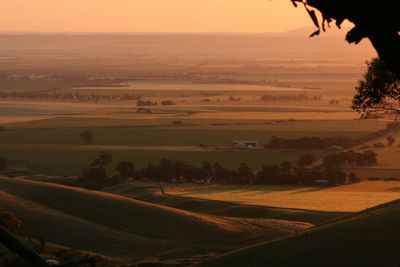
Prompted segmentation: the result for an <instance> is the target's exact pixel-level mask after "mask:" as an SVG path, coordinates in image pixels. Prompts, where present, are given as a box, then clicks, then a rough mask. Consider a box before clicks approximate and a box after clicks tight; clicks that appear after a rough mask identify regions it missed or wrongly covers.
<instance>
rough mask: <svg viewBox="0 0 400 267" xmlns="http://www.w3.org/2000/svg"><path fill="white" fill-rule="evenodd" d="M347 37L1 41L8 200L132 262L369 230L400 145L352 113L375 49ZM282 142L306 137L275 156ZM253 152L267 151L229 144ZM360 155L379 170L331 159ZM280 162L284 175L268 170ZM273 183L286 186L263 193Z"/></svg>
mask: <svg viewBox="0 0 400 267" xmlns="http://www.w3.org/2000/svg"><path fill="white" fill-rule="evenodd" d="M307 31H308V30H307ZM301 35H302V36H303V32H302V33H301ZM343 38H344V36H341V37H340V38H338V37H332V36H331V37H329V36H325V37H323V36H321V37H320V38H314V39H312V40H309V39H305V38H299V37H298V36H297V35H294V36H292V34H291V33H285V34H278V35H274V34H273V35H269V34H255V35H242V34H227V35H225V34H215V35H214V34H210V35H208V34H199V35H197V34H195V35H191V34H189V35H186V34H183V35H174V34H172V35H170V34H166V35H163V34H161V35H157V34H155V35H153V34H143V35H141V34H126V35H125V34H115V35H103V34H92V35H90V34H88V35H86V34H82V35H75V34H65V35H58V34H55V35H53V34H44V35H36V34H32V35H30V34H28V35H19V34H16V35H13V34H10V35H7V34H6V35H4V34H0V54H1V55H2V56H0V67H1V71H0V204H1V205H0V206H5V207H6V208H7V209H10V210H12V211H13V212H14V213H15V214H16V215H17V217H19V218H20V219H21V221H22V225H23V230H24V233H25V234H27V236H29V237H30V238H33V239H37V240H45V241H46V242H48V243H49V246H53V244H54V245H55V246H60V247H62V248H63V249H70V248H71V249H74V250H77V251H80V252H82V253H83V254H86V253H87V252H88V253H94V254H98V255H100V256H103V257H105V258H108V259H111V261H113V262H114V261H115V262H118V263H121V264H127V265H129V266H130V265H131V264H133V265H134V266H136V264H138V265H137V266H179V267H181V266H182V267H183V266H190V265H191V264H196V263H202V262H205V264H207V262H208V260H210V259H212V258H217V259H216V266H225V265H224V262H225V261H224V260H225V257H224V256H223V257H222V258H221V262H222V265H218V264H219V263H220V262H219V261H218V260H219V259H218V256H221V255H223V254H224V253H229V252H232V251H234V250H236V249H243V248H244V247H247V246H249V245H250V246H254V249H255V251H256V252H254V251H253V249H252V247H250V248H248V249H245V253H244V255H245V256H244V257H245V260H243V259H242V258H241V256H242V254H240V253H239V254H240V255H239V256H240V257H239V258H238V262H240V263H242V262H252V261H251V260H249V261H248V258H246V257H248V256H247V255H250V257H251V255H253V254H252V253H256V254H257V253H258V252H259V251H261V254H263V249H260V250H258V245H256V244H257V243H258V242H271V244H273V243H275V242H274V240H276V239H281V238H283V240H286V239H285V238H287V239H288V240H289V241H288V244H289V245H290V244H294V245H293V247H289V249H290V248H293V251H294V252H297V251H302V250H301V249H299V248H300V247H301V248H302V247H303V245H304V243H302V242H301V241H300V243H297V242H299V241H298V239H297V238H300V239H301V238H303V237H304V236H307V233H309V232H307V231H308V230H310V231H311V232H312V231H314V229H316V232H319V231H320V230H319V229H321V228H322V230H321V231H322V232H323V231H324V229H331V227H332V228H334V229H336V228H335V227H336V222H339V224H340V222H344V224H345V225H347V224H346V223H347V221H346V220H352V219H351V218H353V217H354V218H355V219H354V220H356V221H358V220H361V224H360V225H361V226H360V227H359V228H360V229H361V230H360V233H363V231H362V230H363V229H364V228H363V227H362V226H363V225H367V226H368V227H370V226H371V225H372V226H373V227H374V224H373V223H374V222H375V221H374V218H373V216H374V214H372V215H371V214H369V213H368V216H369V219H368V218H367V217H368V216H367V215H365V216H364V215H363V214H364V212H369V210H367V211H364V209H366V208H372V207H374V206H376V205H380V204H383V203H386V202H390V201H393V200H396V199H399V198H400V180H399V179H398V178H400V168H399V166H398V155H399V152H400V146H399V140H400V135H399V133H398V132H396V130H393V131H388V129H389V127H388V124H389V123H390V122H392V118H387V117H379V116H376V117H373V118H370V119H368V120H367V119H360V116H361V114H359V113H357V112H355V111H354V110H353V109H352V100H353V96H354V93H355V87H356V86H357V83H358V80H359V79H361V78H362V74H363V72H364V71H365V64H364V61H365V60H366V59H369V58H371V57H373V56H374V55H375V53H374V52H373V50H372V49H371V47H370V46H369V44H367V43H365V42H363V43H362V44H360V46H358V47H357V49H356V48H355V47H354V46H348V45H346V46H344V43H343V40H342V39H343ZM324 47H325V48H324ZM326 47H328V48H326ZM3 55H4V56H3ZM380 130H383V131H380ZM382 132H384V134H380V133H382ZM373 134H376V135H374V137H373V138H371V139H368V140H369V141H368V142H352V141H349V144H350V145H348V146H347V145H346V141H343V140H347V141H348V139H346V138H352V139H354V140H356V139H357V141H359V140H362V138H363V137H370V136H371V135H373ZM87 136H89V137H90V138H87ZM275 137H278V138H281V139H300V138H307V139H302V140H300V141H299V140H294V141H293V140H291V141H293V142H292V143H295V145H288V146H285V145H277V146H276V147H274V148H275V149H267V148H266V147H265V145H266V144H268V143H269V142H270V141H271V140H273V139H274V138H275ZM328 137H344V138H343V139H339V138H337V139H334V138H331V139H329V138H328ZM389 137H392V138H393V139H394V140H395V142H394V143H390V142H389ZM324 138H326V139H329V140H328V141H326V140H321V139H324ZM274 140H277V139H274ZM303 140H306V141H304V143H306V144H308V146H302V145H303V144H300V145H299V142H303ZM310 140H311V141H310ZM332 140H334V141H332ZM338 140H339V141H338ZM234 141H239V142H234ZM285 141H287V140H285ZM246 142H247V143H251V144H253V143H257V146H256V147H250V146H246V147H235V146H234V145H233V144H234V143H246ZM332 142H338V144H336V143H334V144H332ZM315 143H316V144H315ZM339 143H345V144H344V145H343V144H339ZM361 143H362V144H361ZM353 144H358V145H357V146H354V147H351V145H353ZM342 145H343V146H342ZM286 147H290V149H289V148H286ZM304 147H306V148H304ZM349 147H351V148H349ZM348 148H349V149H348ZM350 149H351V150H354V151H355V152H366V151H368V150H370V151H373V152H375V153H377V155H376V159H377V164H376V165H373V166H361V165H362V164H364V162H365V161H364V162H362V163H359V162H357V163H356V164H355V163H354V161H353V162H352V163H349V164H348V165H346V166H341V165H340V166H339V165H338V166H336V167H338V170H336V169H334V170H333V171H337V172H331V170H330V169H328V167H327V165H323V164H321V163H323V158H324V157H325V156H327V155H330V154H332V155H333V154H338V152H348V151H347V150H350ZM100 152H107V153H100ZM310 154H311V156H313V162H312V163H302V162H301V161H299V158H300V157H301V156H304V155H307V156H308V158H310ZM371 154H372V153H370V154H369V155H371ZM339 155H341V156H343V154H339ZM352 155H354V154H352ZM334 156H335V155H334ZM354 157H356V156H354ZM306 158H307V157H306ZM163 159H166V160H164V161H162V160H163ZM303 159H304V158H303ZM160 161H162V162H161V163H159V162H160ZM175 161H177V162H175ZM178 161H179V162H178ZM205 161H207V162H209V163H211V164H207V162H206V163H205ZM348 161H350V160H348ZM182 162H185V163H188V164H182ZM157 163H159V164H158V165H157ZM213 163H218V164H221V165H222V166H219V165H218V164H215V165H214V164H213ZM288 163H289V164H288ZM162 164H164V165H162ZM270 164H275V165H273V166H272V167H271V166H268V167H271V168H264V169H263V170H265V169H267V170H269V171H271V173H272V172H273V170H277V171H276V173H275V175H276V176H277V177H279V178H278V179H281V180H279V181H270V180H269V179H270V178H271V177H273V176H274V175H273V174H269V173H267V174H265V173H263V174H262V175H259V171H260V169H261V168H262V167H263V165H270ZM307 164H308V165H307ZM346 164H347V162H346ZM357 164H360V166H358V165H357ZM371 164H373V163H371ZM210 166H211V167H210ZM288 166H289V167H288ZM208 167H209V168H208ZM219 167H220V168H219ZM342 167H343V168H342ZM218 168H219V169H218ZM217 169H218V170H219V173H218V172H217ZM210 170H211V171H210ZM341 170H343V171H345V173H341V172H340V171H341ZM314 171H315V172H314ZM351 172H352V173H355V174H356V177H355V178H354V179H350V175H349V174H350V173H351ZM217 173H218V174H217ZM221 173H222V174H221ZM336 174H339V175H342V174H343V175H344V176H347V179H345V180H346V181H341V180H340V181H336V180H335V179H332V180H333V182H331V179H330V178H331V177H330V175H336ZM301 175H303V176H304V177H301V179H297V178H299V177H300V176H301ZM153 176H154V177H153ZM199 177H200V178H199ZM221 177H222V178H221ZM260 177H261V178H260ZM288 177H289V178H288ZM292 178H293V180H292ZM303 178H304V180H303ZM357 178H360V180H358V179H357ZM372 178H373V179H372ZM275 182H276V183H275ZM269 183H271V184H285V186H283V185H282V186H278V185H255V184H269ZM308 184H311V186H305V185H308ZM317 184H319V185H320V186H316V185H317ZM327 184H330V185H331V186H326V185H327ZM289 185H290V186H289ZM385 207H386V206H385ZM388 207H391V205H389V204H388ZM378 209H379V207H378ZM393 209H396V210H397V209H398V207H397V205H395V206H393ZM372 210H375V209H372ZM0 211H1V209H0ZM360 214H361V215H360ZM366 214H367V213H366ZM377 215H379V214H377ZM377 217H378V216H377ZM349 218H350V219H349ZM388 218H392V217H390V216H389V217H388ZM393 218H395V219H396V218H398V216H393ZM0 219H1V218H0ZM0 221H1V220H0ZM385 223H386V224H384V225H389V226H390V227H393V225H398V222H397V221H393V222H392V221H389V220H387V221H385ZM350 226H351V225H350ZM324 227H326V228H324ZM396 227H397V226H396ZM346 229H347V228H346ZM349 229H352V228H349ZM393 229H395V228H393ZM375 230H379V228H378V227H377V228H376V229H375ZM329 231H330V230H329ZM353 231H354V232H355V233H358V232H357V231H355V230H354V229H352V232H353ZM378 232H379V231H376V233H378ZM397 232H398V231H397ZM376 233H375V234H376ZM339 234H343V235H344V236H346V235H347V232H346V231H343V232H341V231H339ZM332 236H334V235H332ZM332 236H330V237H332ZM355 237H357V238H356V239H355V240H356V241H357V242H360V243H361V242H362V238H361V239H360V238H359V236H357V235H355ZM42 238H43V239H42ZM292 238H294V241H291V240H292ZM374 238H375V239H376V240H378V238H377V237H376V236H375V235H373V238H371V240H373V239H374ZM0 241H1V240H0ZM317 241H319V239H318V238H316V239H315V240H314V241H313V242H315V244H316V245H315V246H318V249H320V250H323V248H324V246H323V245H321V243H319V242H317ZM285 242H286V241H285ZM285 242H283V244H286V243H285ZM291 242H293V243H291ZM313 242H307V244H311V245H310V247H311V248H312V245H313V244H314V243H313ZM334 242H335V240H333V243H334ZM39 243H40V242H39ZM354 243H355V242H354ZM352 244H353V243H352ZM390 244H392V243H390ZM278 245H279V244H278ZM261 247H262V248H263V246H261ZM361 247H362V246H361ZM371 247H372V246H371ZM267 248H268V246H267ZM374 248H375V247H374ZM385 248H386V247H385ZM276 249H277V250H276V251H278V252H279V251H280V250H279V247H278V248H276ZM314 249H315V247H314V248H312V249H310V250H309V251H306V252H304V253H305V254H306V255H307V253H310V251H314ZM352 249H353V248H347V250H346V251H347V252H348V251H352ZM247 250H250V254H246V251H247ZM282 251H283V252H279V253H282V255H286V253H288V252H289V251H288V249H286V248H283V249H282ZM315 251H317V250H315ZM328 252H329V253H331V252H332V254H334V251H333V250H332V251H328ZM347 252H346V253H347ZM346 253H344V254H345V255H347V254H346ZM256 254H254V255H256ZM342 254H343V253H342ZM2 255H3V251H2V249H1V248H0V257H1V256H2ZM233 255H236V254H235V253H233ZM279 255H280V254H279ZM263 256H264V255H263ZM263 256H262V257H259V256H257V257H259V258H260V259H261V260H262V259H263ZM228 258H229V256H228ZM234 258H235V256H234ZM304 258H308V257H304ZM293 259H296V257H293ZM228 260H229V259H228ZM253 260H254V259H253ZM233 261H234V260H233ZM212 262H213V261H212V260H211V263H210V264H211V266H212ZM272 262H273V261H272ZM278 262H279V261H278ZM1 263H2V262H1V259H0V265H1ZM141 263H143V265H140V264H141ZM325 263H326V262H325ZM133 265H132V266H133ZM272 265H273V264H272ZM272 265H271V266H272ZM276 265H277V266H278V265H279V264H276ZM295 265H296V264H293V263H292V264H291V265H290V266H295ZM106 266H107V267H108V265H106ZM110 266H113V267H114V266H118V264H114V265H113V264H110ZM206 266H207V265H206ZM226 266H235V265H234V264H228V265H226ZM243 266H246V265H245V264H243ZM256 266H257V265H256ZM259 266H265V264H264V265H259ZM305 266H306V265H305ZM319 266H323V265H319ZM338 266H341V265H338ZM344 266H345V265H344ZM376 266H379V265H376Z"/></svg>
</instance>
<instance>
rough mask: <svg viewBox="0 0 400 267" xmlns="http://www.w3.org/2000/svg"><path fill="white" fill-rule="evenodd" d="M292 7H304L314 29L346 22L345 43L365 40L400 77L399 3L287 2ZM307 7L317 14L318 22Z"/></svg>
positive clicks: (384, 0) (386, 0)
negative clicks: (347, 28)
mask: <svg viewBox="0 0 400 267" xmlns="http://www.w3.org/2000/svg"><path fill="white" fill-rule="evenodd" d="M291 1H292V3H293V4H294V5H295V6H298V4H299V3H300V4H304V6H305V8H306V10H307V12H308V14H309V15H310V17H311V19H312V21H313V22H314V24H315V26H316V27H317V28H318V30H317V31H316V32H315V33H313V34H312V36H315V35H318V34H319V33H320V32H321V30H323V31H325V29H326V27H327V26H329V24H330V23H331V22H333V21H335V23H336V25H337V26H338V27H339V28H340V26H341V25H342V24H343V22H344V21H345V20H346V19H347V20H349V21H350V22H352V23H353V24H354V25H355V26H354V28H352V29H351V30H350V31H349V32H348V34H347V37H346V39H347V41H348V42H349V43H356V44H358V43H359V42H361V40H362V39H364V38H368V39H369V40H370V41H371V43H372V45H373V46H374V47H375V49H376V51H377V52H378V55H379V57H380V58H381V59H382V60H383V61H384V62H385V63H386V64H387V66H388V68H389V69H390V70H391V71H392V72H393V73H395V74H396V75H397V77H399V78H400V49H399V47H400V35H399V32H400V20H399V19H398V12H399V10H400V1H394V0H380V1H376V0H351V1H350V0H330V1H328V0H291ZM311 8H315V9H317V10H319V11H320V13H321V15H322V21H321V22H320V20H319V18H318V16H317V13H316V12H315V11H314V10H311Z"/></svg>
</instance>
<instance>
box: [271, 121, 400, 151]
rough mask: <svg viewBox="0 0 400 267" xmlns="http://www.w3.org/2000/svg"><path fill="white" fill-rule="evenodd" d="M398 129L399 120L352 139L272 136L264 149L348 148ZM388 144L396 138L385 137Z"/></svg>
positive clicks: (343, 137)
mask: <svg viewBox="0 0 400 267" xmlns="http://www.w3.org/2000/svg"><path fill="white" fill-rule="evenodd" d="M397 131H400V123H399V122H391V123H389V124H387V125H386V127H385V128H384V129H381V130H378V131H376V132H374V133H371V134H369V135H367V136H364V137H361V138H358V139H353V138H352V137H348V136H335V137H315V136H314V137H301V138H294V139H286V138H281V137H276V136H274V137H272V139H271V140H270V141H269V142H268V143H267V144H266V145H265V146H264V148H265V149H326V148H330V147H335V146H336V147H341V148H344V149H349V148H352V147H355V146H358V145H361V144H363V143H366V142H370V141H372V140H374V139H377V138H380V137H382V136H385V135H388V134H390V133H392V132H397ZM387 141H388V145H390V146H391V145H393V144H394V143H395V142H396V140H395V139H394V138H393V137H388V138H387Z"/></svg>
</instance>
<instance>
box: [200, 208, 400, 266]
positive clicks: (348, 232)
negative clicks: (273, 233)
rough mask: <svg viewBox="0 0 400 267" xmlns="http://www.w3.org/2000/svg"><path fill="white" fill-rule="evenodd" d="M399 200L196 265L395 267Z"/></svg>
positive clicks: (399, 249)
mask: <svg viewBox="0 0 400 267" xmlns="http://www.w3.org/2000/svg"><path fill="white" fill-rule="evenodd" d="M399 224H400V201H395V202H392V203H389V204H384V205H381V206H379V207H376V208H374V209H371V210H366V211H363V212H360V213H357V214H355V215H352V216H349V217H348V218H345V219H342V220H339V221H337V222H334V223H331V224H327V225H324V226H320V227H316V228H314V229H311V230H309V231H306V232H304V233H300V234H298V235H295V236H293V237H291V238H286V239H282V240H278V241H275V242H270V243H264V244H260V245H257V246H253V247H249V248H245V249H242V250H240V251H237V252H234V253H231V254H228V255H225V256H222V257H220V258H216V259H214V260H211V261H209V262H205V263H203V264H199V265H197V266H207V267H211V266H241V267H243V266H398V265H399V262H400V247H399V246H398V242H399V240H400V231H399V230H398V227H399Z"/></svg>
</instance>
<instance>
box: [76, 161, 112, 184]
mask: <svg viewBox="0 0 400 267" xmlns="http://www.w3.org/2000/svg"><path fill="white" fill-rule="evenodd" d="M78 181H79V182H80V183H81V184H82V185H83V186H84V187H86V188H89V189H95V190H97V189H101V188H102V187H103V186H104V185H106V184H107V183H108V182H109V177H108V175H107V173H106V169H105V168H104V167H103V166H96V167H93V166H91V167H89V168H87V169H83V170H82V173H81V175H80V176H79V178H78Z"/></svg>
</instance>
